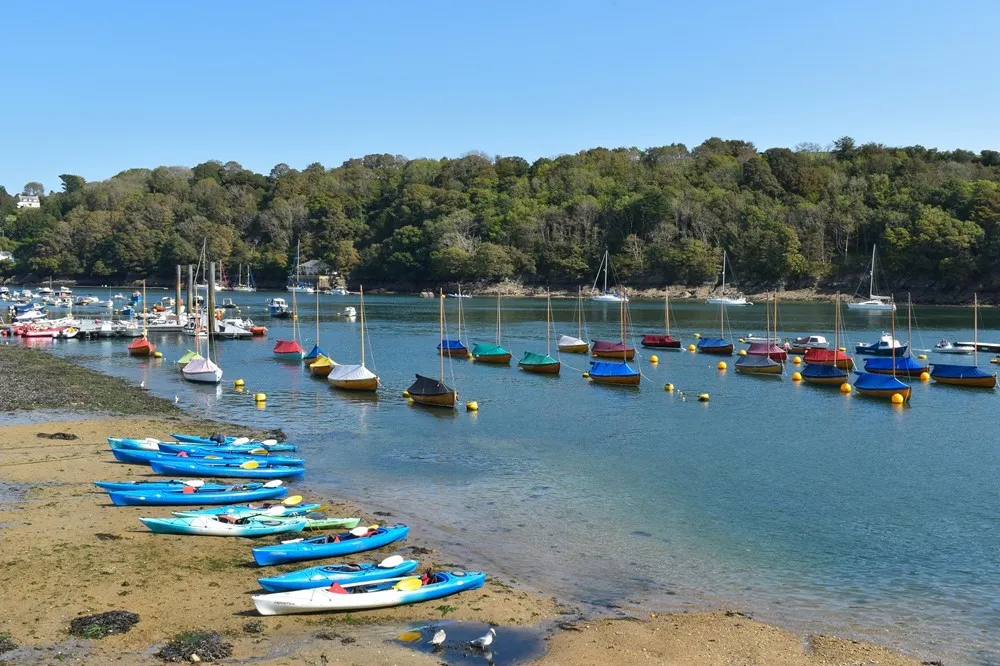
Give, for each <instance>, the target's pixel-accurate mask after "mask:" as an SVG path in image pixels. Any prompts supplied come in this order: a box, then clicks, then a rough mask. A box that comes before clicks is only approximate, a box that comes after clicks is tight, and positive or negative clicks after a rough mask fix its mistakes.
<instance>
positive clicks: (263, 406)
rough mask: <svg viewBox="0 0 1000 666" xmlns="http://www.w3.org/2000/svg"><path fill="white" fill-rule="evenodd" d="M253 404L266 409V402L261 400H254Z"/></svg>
mask: <svg viewBox="0 0 1000 666" xmlns="http://www.w3.org/2000/svg"><path fill="white" fill-rule="evenodd" d="M254 406H255V407H257V409H267V403H266V402H263V401H262V402H255V403H254Z"/></svg>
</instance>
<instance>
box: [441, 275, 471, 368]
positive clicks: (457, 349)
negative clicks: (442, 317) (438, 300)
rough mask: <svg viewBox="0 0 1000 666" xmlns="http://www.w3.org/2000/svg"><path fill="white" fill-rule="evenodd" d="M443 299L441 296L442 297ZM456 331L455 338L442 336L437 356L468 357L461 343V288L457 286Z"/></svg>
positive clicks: (463, 344)
mask: <svg viewBox="0 0 1000 666" xmlns="http://www.w3.org/2000/svg"><path fill="white" fill-rule="evenodd" d="M442 298H443V296H442ZM456 298H458V330H457V332H456V334H455V338H453V339H452V338H448V339H446V338H445V337H444V336H443V334H442V337H441V343H440V344H439V345H438V346H437V348H438V354H440V355H441V356H459V357H462V358H465V357H466V356H468V355H469V348H468V347H467V346H465V343H464V342H462V299H463V298H464V297H463V296H462V286H461V285H459V286H458V294H457V295H456Z"/></svg>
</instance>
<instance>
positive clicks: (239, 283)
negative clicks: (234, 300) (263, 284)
mask: <svg viewBox="0 0 1000 666" xmlns="http://www.w3.org/2000/svg"><path fill="white" fill-rule="evenodd" d="M236 270H237V271H238V272H239V273H238V275H237V277H236V286H235V287H233V291H242V292H247V293H250V292H255V291H257V286H256V285H255V284H254V281H253V273H252V272H251V271H250V265H249V264H247V281H246V282H244V281H243V264H240V265H239V266H238V267H237V269H236Z"/></svg>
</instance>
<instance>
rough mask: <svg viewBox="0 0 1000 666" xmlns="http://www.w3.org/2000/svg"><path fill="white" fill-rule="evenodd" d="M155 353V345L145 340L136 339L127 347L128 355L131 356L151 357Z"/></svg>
mask: <svg viewBox="0 0 1000 666" xmlns="http://www.w3.org/2000/svg"><path fill="white" fill-rule="evenodd" d="M155 351H156V345H154V344H153V343H152V342H150V341H149V340H147V339H146V338H136V339H135V340H133V341H132V342H130V343H129V346H128V353H129V354H131V355H132V356H152V354H153V352H155Z"/></svg>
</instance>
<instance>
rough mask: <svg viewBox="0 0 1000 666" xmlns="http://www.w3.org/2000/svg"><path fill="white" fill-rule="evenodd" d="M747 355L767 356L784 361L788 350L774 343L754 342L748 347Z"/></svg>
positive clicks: (773, 359)
mask: <svg viewBox="0 0 1000 666" xmlns="http://www.w3.org/2000/svg"><path fill="white" fill-rule="evenodd" d="M747 356H766V357H768V358H769V359H771V360H772V361H784V360H785V359H787V358H788V352H786V351H785V350H784V349H782V348H781V347H779V346H778V345H776V344H774V343H768V342H752V343H750V347H749V348H748V349H747Z"/></svg>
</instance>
